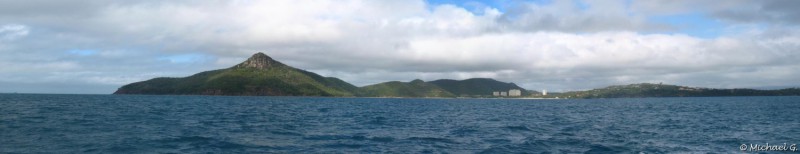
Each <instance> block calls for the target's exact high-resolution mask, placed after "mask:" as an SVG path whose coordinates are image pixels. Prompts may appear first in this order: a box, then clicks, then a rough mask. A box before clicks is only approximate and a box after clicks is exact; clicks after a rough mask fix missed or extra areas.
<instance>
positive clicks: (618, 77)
mask: <svg viewBox="0 0 800 154" xmlns="http://www.w3.org/2000/svg"><path fill="white" fill-rule="evenodd" d="M704 3H712V1H633V2H627V1H553V2H552V3H532V2H524V1H523V2H515V3H513V5H507V6H506V7H504V8H492V7H489V6H488V5H480V4H479V3H476V2H470V3H468V5H465V4H436V5H433V4H430V3H428V2H425V1H362V0H343V1H339V0H330V1H327V0H323V1H319V0H314V1H311V0H299V1H298V0H276V1H244V0H243V1H131V2H109V1H58V2H41V3H40V2H38V1H10V2H0V4H2V5H0V38H2V40H4V41H0V54H3V55H4V56H3V57H0V65H3V66H9V67H2V68H0V72H2V74H0V84H7V85H12V83H13V85H15V86H2V85H0V87H3V88H2V89H0V92H3V91H16V90H18V89H28V90H29V91H31V92H36V91H37V90H35V89H37V88H32V87H37V86H38V87H40V88H38V89H39V91H42V90H41V89H47V88H46V87H47V86H48V85H64V84H56V83H82V84H85V85H86V87H92V88H94V89H92V90H91V91H87V92H92V93H93V92H98V91H104V92H107V93H111V92H113V90H115V88H116V87H118V86H121V85H123V84H124V83H129V82H134V81H140V80H146V79H149V78H152V77H158V76H188V75H191V74H193V73H197V72H200V71H203V70H211V69H220V68H227V67H229V66H232V65H235V64H236V63H238V62H240V61H242V60H244V59H246V58H247V57H248V56H250V55H251V54H253V53H255V52H264V53H266V54H268V55H270V56H272V57H273V58H275V59H278V60H280V61H283V62H285V63H287V64H289V65H292V66H295V67H298V68H301V69H307V70H310V71H314V72H318V73H321V74H323V75H326V76H335V77H340V78H342V79H344V80H345V81H348V82H351V83H354V84H356V85H358V86H363V85H368V84H374V83H378V82H384V81H390V80H401V81H408V80H412V79H416V78H420V79H423V80H435V79H440V78H451V79H466V78H472V77H490V78H496V79H499V80H502V81H508V82H514V83H517V84H520V85H522V86H523V87H525V88H529V89H551V91H553V90H554V91H564V90H577V89H588V88H597V87H603V86H607V85H612V84H629V83H637V82H664V83H672V84H682V85H689V86H708V87H721V88H730V87H767V86H787V85H788V86H795V85H796V84H795V83H792V82H794V81H792V79H796V78H798V77H800V73H798V72H797V71H795V70H798V69H797V68H799V67H800V65H798V64H796V63H795V62H794V61H796V60H797V59H800V55H799V54H798V52H797V51H799V50H798V49H800V37H798V36H799V35H798V34H800V32H798V31H797V30H794V28H795V27H796V26H794V25H793V24H794V21H800V20H791V19H793V18H794V16H795V14H796V12H797V11H794V10H793V9H787V8H790V7H781V6H789V5H791V3H793V2H788V1H743V0H742V1H739V0H737V1H726V2H714V4H719V5H699V4H704ZM778 3H780V4H778ZM784 3H787V4H786V5H783V4H784ZM750 4H753V5H750ZM776 5H780V6H776ZM758 11H762V12H763V11H766V12H771V13H759V14H756V15H758V16H765V17H755V18H760V19H768V20H750V19H746V18H744V17H742V16H735V15H734V14H736V13H742V14H748V13H752V12H758ZM697 12H700V14H706V15H708V16H709V17H714V18H713V19H711V20H721V21H726V22H725V24H724V25H722V27H715V28H719V29H725V30H727V31H730V32H727V33H724V35H720V36H714V37H711V38H708V37H697V36H694V35H693V34H690V33H686V32H682V31H680V30H679V29H676V28H674V27H675V26H676V25H670V24H669V23H664V22H657V21H653V17H654V16H669V15H675V14H687V13H695V14H696V13H697ZM732 12H733V13H732ZM762 24H766V25H770V24H774V25H779V26H759V25H762ZM765 76H766V77H765ZM765 79H766V80H765ZM23 83H24V84H23ZM20 86H24V87H20ZM41 87H45V88H41ZM31 89H33V90H31ZM48 92H50V91H48ZM66 92H69V91H66Z"/></svg>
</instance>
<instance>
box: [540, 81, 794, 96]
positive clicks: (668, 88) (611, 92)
mask: <svg viewBox="0 0 800 154" xmlns="http://www.w3.org/2000/svg"><path fill="white" fill-rule="evenodd" d="M797 95H800V89H798V88H788V89H781V90H756V89H712V88H697V87H687V86H677V85H664V84H652V83H640V84H630V85H620V86H609V87H605V88H600V89H592V90H587V91H573V92H565V93H561V94H558V95H549V96H548V97H560V98H631V97H633V98H635V97H710V96H797Z"/></svg>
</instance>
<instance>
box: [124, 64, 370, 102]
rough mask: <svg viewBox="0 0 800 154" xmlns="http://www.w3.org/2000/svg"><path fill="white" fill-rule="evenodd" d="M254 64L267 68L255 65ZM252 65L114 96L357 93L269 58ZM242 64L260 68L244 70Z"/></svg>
mask: <svg viewBox="0 0 800 154" xmlns="http://www.w3.org/2000/svg"><path fill="white" fill-rule="evenodd" d="M259 56H266V55H259ZM254 57H256V56H255V55H254ZM251 59H253V58H251ZM253 61H257V62H261V63H264V64H252V63H254V62H253ZM253 61H250V60H248V61H245V62H243V63H242V64H240V65H237V66H235V67H232V68H228V69H221V70H214V71H207V72H202V73H198V74H195V75H192V76H189V77H185V78H155V79H151V80H147V81H143V82H137V83H132V84H128V85H125V86H123V87H121V88H120V89H119V90H117V92H115V94H174V95H250V96H354V95H353V92H354V91H355V90H356V89H357V87H355V86H353V85H352V84H349V83H347V82H344V81H342V80H340V79H337V78H333V77H322V76H320V75H317V74H315V73H311V72H308V71H304V70H300V69H296V68H293V67H290V66H286V65H283V64H280V63H279V62H277V61H272V59H269V58H268V57H266V58H261V59H257V60H253ZM243 64H252V65H253V66H258V67H245V66H244V65H243ZM265 66H268V67H265Z"/></svg>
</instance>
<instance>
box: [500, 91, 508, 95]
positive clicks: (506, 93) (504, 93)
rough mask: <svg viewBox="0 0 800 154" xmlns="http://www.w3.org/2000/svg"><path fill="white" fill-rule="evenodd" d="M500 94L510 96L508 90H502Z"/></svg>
mask: <svg viewBox="0 0 800 154" xmlns="http://www.w3.org/2000/svg"><path fill="white" fill-rule="evenodd" d="M500 96H508V92H505V91H501V92H500Z"/></svg>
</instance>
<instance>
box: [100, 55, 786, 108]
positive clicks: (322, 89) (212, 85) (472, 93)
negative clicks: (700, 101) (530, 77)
mask: <svg viewBox="0 0 800 154" xmlns="http://www.w3.org/2000/svg"><path fill="white" fill-rule="evenodd" d="M510 89H519V90H520V91H521V92H522V97H545V98H620V97H704V96H798V95H800V89H799V88H788V89H781V90H755V89H711V88H696V87H686V86H677V85H663V84H651V83H640V84H631V85H622V86H609V87H606V88H600V89H593V90H587V91H572V92H564V93H550V94H548V95H546V96H542V95H531V94H538V92H536V91H529V90H525V89H523V88H521V87H519V86H517V85H516V84H514V83H505V82H500V81H497V80H494V79H488V78H473V79H466V80H450V79H441V80H435V81H430V82H424V81H422V80H419V79H417V80H414V81H411V82H399V81H392V82H385V83H379V84H375V85H369V86H365V87H361V88H359V87H356V86H353V85H352V84H350V83H347V82H345V81H342V80H340V79H338V78H334V77H323V76H320V75H318V74H315V73H312V72H308V71H305V70H300V69H296V68H293V67H291V66H288V65H285V64H283V63H280V62H278V61H275V60H273V59H272V58H270V57H269V56H267V55H265V54H263V53H257V54H255V55H253V57H250V58H249V59H248V60H247V61H244V62H242V63H240V64H238V65H236V66H233V67H231V68H227V69H220V70H213V71H206V72H201V73H197V74H194V75H192V76H188V77H183V78H164V77H161V78H154V79H150V80H147V81H142V82H136V83H131V84H128V85H125V86H122V87H121V88H119V89H118V90H117V91H116V92H114V94H155V95H163V94H170V95H250V96H364V97H494V96H492V92H495V91H505V92H508V91H509V90H510Z"/></svg>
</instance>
